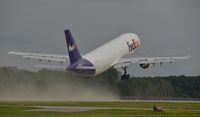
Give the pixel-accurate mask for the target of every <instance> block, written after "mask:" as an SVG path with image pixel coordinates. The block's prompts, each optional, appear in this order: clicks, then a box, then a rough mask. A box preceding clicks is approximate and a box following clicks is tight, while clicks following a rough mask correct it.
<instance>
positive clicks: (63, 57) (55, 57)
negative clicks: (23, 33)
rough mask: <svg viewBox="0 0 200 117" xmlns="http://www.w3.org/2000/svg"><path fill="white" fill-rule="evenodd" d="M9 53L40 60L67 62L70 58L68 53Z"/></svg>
mask: <svg viewBox="0 0 200 117" xmlns="http://www.w3.org/2000/svg"><path fill="white" fill-rule="evenodd" d="M8 54H12V55H20V56H22V58H25V59H28V60H29V59H36V60H39V61H42V60H44V61H49V62H50V61H55V62H61V63H62V62H66V61H68V60H69V57H68V56H67V55H51V54H41V53H26V52H15V51H9V52H8Z"/></svg>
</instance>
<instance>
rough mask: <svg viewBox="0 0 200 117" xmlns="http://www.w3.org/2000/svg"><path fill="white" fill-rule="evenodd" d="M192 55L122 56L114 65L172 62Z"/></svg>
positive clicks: (116, 66)
mask: <svg viewBox="0 0 200 117" xmlns="http://www.w3.org/2000/svg"><path fill="white" fill-rule="evenodd" d="M189 57H190V55H188V56H182V57H153V58H120V59H119V60H117V61H116V62H115V63H114V64H113V67H115V68H118V67H124V66H129V65H131V64H134V63H138V64H153V65H155V64H156V63H159V64H162V63H172V62H173V61H174V60H181V59H188V58H189Z"/></svg>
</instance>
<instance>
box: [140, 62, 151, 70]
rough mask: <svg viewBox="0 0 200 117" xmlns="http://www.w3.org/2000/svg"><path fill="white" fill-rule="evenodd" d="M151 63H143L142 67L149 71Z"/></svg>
mask: <svg viewBox="0 0 200 117" xmlns="http://www.w3.org/2000/svg"><path fill="white" fill-rule="evenodd" d="M149 65H150V64H149V63H142V64H140V67H141V68H143V69H147V68H149Z"/></svg>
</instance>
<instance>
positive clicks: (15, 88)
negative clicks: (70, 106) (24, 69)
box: [0, 75, 119, 101]
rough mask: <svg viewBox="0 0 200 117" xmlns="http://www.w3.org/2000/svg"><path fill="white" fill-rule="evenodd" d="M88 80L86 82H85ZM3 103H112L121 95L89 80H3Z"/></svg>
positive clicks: (53, 78) (52, 78)
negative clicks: (111, 101)
mask: <svg viewBox="0 0 200 117" xmlns="http://www.w3.org/2000/svg"><path fill="white" fill-rule="evenodd" d="M84 80H86V81H84ZM1 84H2V85H1V89H0V92H1V93H0V100H2V101H106V100H107V101H110V100H118V99H119V95H118V94H117V93H116V92H114V91H113V90H112V89H111V88H110V87H109V85H106V84H103V83H99V82H93V83H92V82H87V79H79V78H59V77H54V76H49V75H48V78H10V79H6V80H2V82H1Z"/></svg>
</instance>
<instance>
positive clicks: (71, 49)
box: [65, 29, 82, 64]
mask: <svg viewBox="0 0 200 117" xmlns="http://www.w3.org/2000/svg"><path fill="white" fill-rule="evenodd" d="M65 38H66V42H67V49H68V53H69V59H70V64H73V63H75V62H77V61H78V60H79V59H81V58H82V57H81V54H80V52H79V50H78V47H77V45H76V43H75V41H74V39H73V37H72V34H71V32H70V30H69V29H67V30H65Z"/></svg>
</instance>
